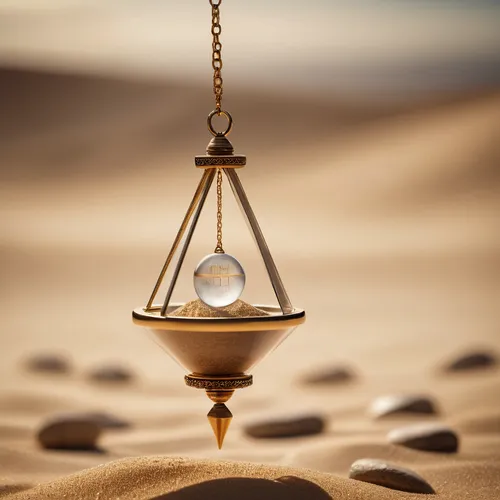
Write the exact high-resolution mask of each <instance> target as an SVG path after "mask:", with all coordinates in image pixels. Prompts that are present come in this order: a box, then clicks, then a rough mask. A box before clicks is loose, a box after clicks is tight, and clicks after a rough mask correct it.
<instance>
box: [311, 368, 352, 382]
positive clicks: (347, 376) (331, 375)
mask: <svg viewBox="0 0 500 500" xmlns="http://www.w3.org/2000/svg"><path fill="white" fill-rule="evenodd" d="M354 378H355V375H354V372H353V371H352V370H350V369H349V368H347V367H345V366H332V367H330V368H322V369H319V370H316V371H313V372H311V373H309V374H307V375H305V376H304V377H303V379H302V382H303V383H304V384H307V385H329V384H332V385H333V384H341V383H346V382H350V381H352V380H354Z"/></svg>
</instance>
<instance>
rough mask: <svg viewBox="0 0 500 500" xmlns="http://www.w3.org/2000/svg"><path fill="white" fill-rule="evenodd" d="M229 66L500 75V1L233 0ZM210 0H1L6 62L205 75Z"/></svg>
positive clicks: (289, 74)
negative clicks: (208, 0)
mask: <svg viewBox="0 0 500 500" xmlns="http://www.w3.org/2000/svg"><path fill="white" fill-rule="evenodd" d="M221 10H222V25H223V34H222V42H223V47H224V48H223V57H224V61H225V63H226V66H225V68H224V69H225V71H226V75H227V76H228V77H230V78H233V79H235V80H241V81H244V82H248V81H252V79H255V75H256V69H258V74H259V79H260V82H261V84H269V85H283V83H284V82H286V84H287V85H292V86H293V85H296V86H309V87H311V86H312V87H317V86H337V87H346V88H347V87H348V88H363V87H366V88H374V87H377V86H382V87H384V88H386V87H389V86H391V87H395V88H399V87H401V88H403V89H407V88H410V87H412V86H413V87H415V88H417V87H418V88H422V87H425V86H430V87H433V86H450V85H451V86H458V87H460V86H468V85H477V84H480V85H481V84H482V83H484V82H488V83H490V84H491V83H492V82H498V83H500V2H495V1H482V2H480V1H477V0H470V1H466V0H463V1H458V0H455V1H453V0H443V1H438V0H427V1H422V0H414V1H410V0H399V1H397V0H333V1H332V0H307V1H304V0H300V1H292V0H287V1H282V0H247V1H244V0H225V1H223V3H222V8H221ZM209 23H210V7H209V5H208V2H207V1H206V0H182V1H173V0H107V1H104V0H0V62H2V61H3V62H4V63H5V62H9V63H14V64H18V65H19V64H20V65H22V64H30V65H31V64H36V65H41V66H47V65H48V66H56V67H64V68H77V69H83V70H89V69H90V70H94V71H105V72H117V71H118V72H126V73H138V72H139V73H143V74H144V73H145V74H155V75H158V74H159V75H165V76H167V77H169V78H179V79H182V78H185V77H189V78H195V79H196V78H206V75H207V70H209V66H208V67H207V63H208V64H209V62H208V56H209V54H208V52H209V51H210V32H209V29H210V26H209Z"/></svg>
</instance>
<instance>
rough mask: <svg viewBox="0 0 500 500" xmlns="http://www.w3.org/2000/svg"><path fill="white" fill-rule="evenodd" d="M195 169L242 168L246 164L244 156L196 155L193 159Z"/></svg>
mask: <svg viewBox="0 0 500 500" xmlns="http://www.w3.org/2000/svg"><path fill="white" fill-rule="evenodd" d="M194 164H195V166H196V167H197V168H216V167H223V168H242V167H244V166H245V165H246V164H247V157H246V156H245V155H220V156H219V155H218V156H215V155H197V156H195V157H194Z"/></svg>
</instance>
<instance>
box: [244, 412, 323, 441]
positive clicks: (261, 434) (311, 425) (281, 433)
mask: <svg viewBox="0 0 500 500" xmlns="http://www.w3.org/2000/svg"><path fill="white" fill-rule="evenodd" d="M324 427H325V421H324V419H323V418H322V417H320V416H319V415H298V416H291V417H285V416H284V417H283V418H275V419H269V420H262V421H260V422H256V423H253V424H250V425H247V426H246V427H245V432H246V434H247V435H249V436H251V437H253V438H285V437H293V436H307V435H310V434H319V433H321V432H323V429H324Z"/></svg>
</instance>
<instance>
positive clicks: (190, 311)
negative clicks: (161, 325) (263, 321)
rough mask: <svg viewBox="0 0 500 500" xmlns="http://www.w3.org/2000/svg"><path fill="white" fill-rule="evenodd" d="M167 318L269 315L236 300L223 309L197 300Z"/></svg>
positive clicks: (176, 310)
mask: <svg viewBox="0 0 500 500" xmlns="http://www.w3.org/2000/svg"><path fill="white" fill-rule="evenodd" d="M169 316H180V317H184V318H248V317H251V316H269V313H267V312H266V311H263V310H262V309H259V308H257V307H255V306H252V305H251V304H248V303H247V302H244V301H243V300H237V301H236V302H233V303H232V304H230V305H228V306H225V307H210V306H207V305H206V304H205V303H204V302H202V301H201V300H200V299H197V300H192V301H191V302H188V303H187V304H184V305H183V306H181V307H178V308H177V309H175V311H173V312H172V313H171V314H169Z"/></svg>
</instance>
